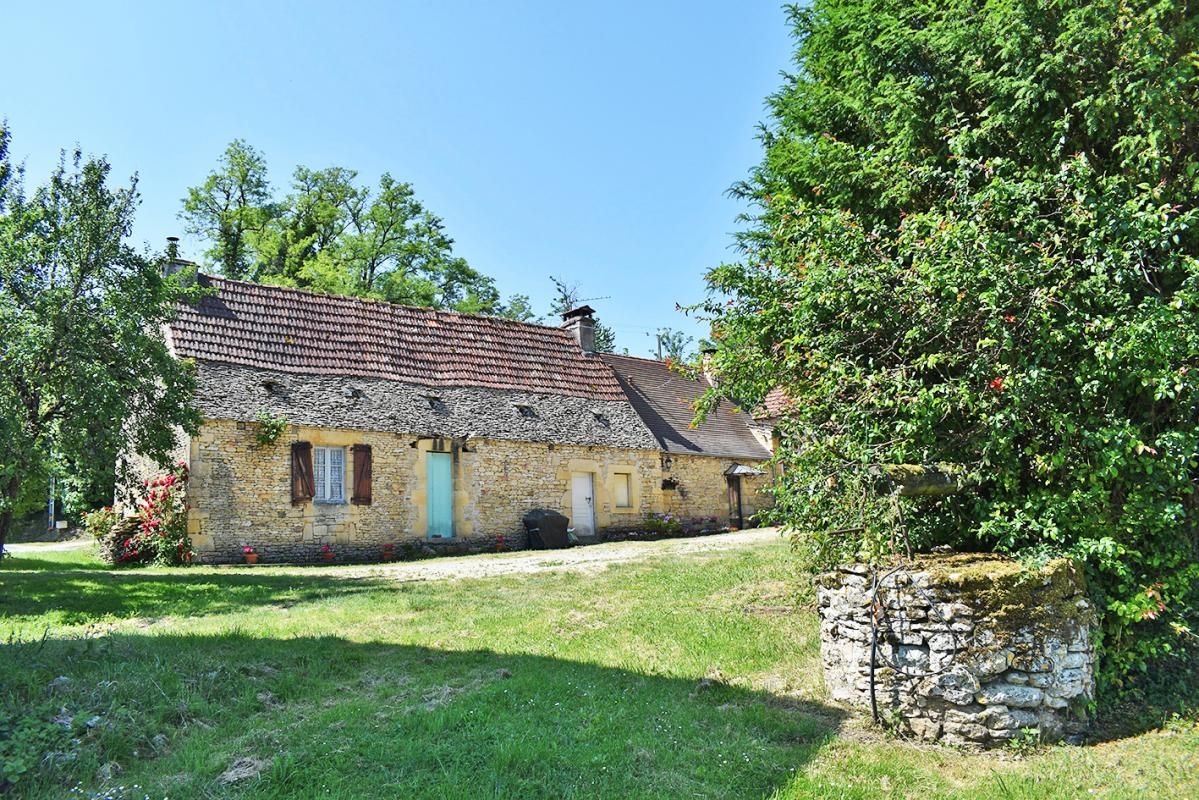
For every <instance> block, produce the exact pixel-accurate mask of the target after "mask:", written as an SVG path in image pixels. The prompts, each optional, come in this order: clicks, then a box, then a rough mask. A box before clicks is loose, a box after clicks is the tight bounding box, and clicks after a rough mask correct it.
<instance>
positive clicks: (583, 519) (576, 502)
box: [570, 472, 595, 536]
mask: <svg viewBox="0 0 1199 800" xmlns="http://www.w3.org/2000/svg"><path fill="white" fill-rule="evenodd" d="M594 489H595V486H594V482H593V481H592V476H591V473H590V472H576V473H574V474H572V475H571V476H570V516H571V520H570V521H571V523H572V524H573V525H574V529H575V536H594V535H595V491H594Z"/></svg>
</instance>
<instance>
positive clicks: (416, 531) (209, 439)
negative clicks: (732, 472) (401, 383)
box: [188, 420, 764, 563]
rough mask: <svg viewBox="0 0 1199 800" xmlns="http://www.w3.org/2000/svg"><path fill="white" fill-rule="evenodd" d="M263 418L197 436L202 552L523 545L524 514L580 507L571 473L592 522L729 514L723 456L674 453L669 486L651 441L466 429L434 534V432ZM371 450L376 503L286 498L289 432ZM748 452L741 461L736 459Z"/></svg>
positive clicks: (300, 554)
mask: <svg viewBox="0 0 1199 800" xmlns="http://www.w3.org/2000/svg"><path fill="white" fill-rule="evenodd" d="M257 429H258V426H257V423H254V422H247V421H236V420H212V421H208V422H205V423H204V425H203V426H202V427H201V429H200V431H199V434H198V435H197V436H195V437H194V438H193V439H192V441H191V443H190V445H191V447H190V449H191V453H190V459H189V462H190V467H191V470H192V479H191V483H190V485H189V487H188V502H189V504H190V505H191V511H190V514H189V520H188V526H189V530H190V533H191V535H192V543H193V548H194V549H195V551H196V553H197V556H198V558H199V559H200V560H202V561H207V562H220V561H226V562H227V561H239V560H241V548H242V547H243V546H245V545H252V546H253V547H255V549H256V550H257V551H258V552H259V554H260V559H261V560H262V561H263V562H267V563H269V562H279V561H306V560H317V559H319V558H320V557H321V555H320V554H321V550H322V548H323V547H324V546H325V545H329V546H330V547H332V548H333V550H334V551H335V552H336V554H337V558H338V560H365V561H371V560H378V559H379V557H380V556H381V552H382V547H383V545H384V544H394V545H397V548H398V549H399V551H400V553H401V555H404V554H408V553H412V552H425V553H428V552H433V551H437V550H451V551H455V552H461V551H467V552H470V551H480V550H495V549H501V548H503V549H518V548H522V547H525V546H526V544H527V541H526V535H525V531H524V525H523V523H522V521H521V518H522V517H523V516H524V515H525V514H526V513H527V512H528V511H530V510H532V509H534V508H550V509H554V510H557V511H560V512H562V513H563V514H565V515H567V516H568V517H573V509H572V508H571V491H570V486H571V476H572V474H573V473H580V472H581V473H589V474H591V475H592V481H593V486H594V504H595V522H596V527H597V529H599V530H600V531H601V532H602V531H604V530H606V529H611V530H629V529H634V528H636V527H637V526H638V524H639V523H640V521H641V520H642V519H643V518H644V516H645V514H647V513H649V512H654V511H656V512H662V511H668V510H673V511H676V512H677V513H680V514H684V515H686V516H715V517H717V518H718V519H720V520H721V521H722V522H727V520H728V496H727V490H726V486H727V484H726V481H725V479H724V475H723V470H724V469H726V468H727V467H728V466H729V465H730V464H732V463H733V462H732V461H731V460H728V459H719V458H707V457H698V456H687V457H681V458H676V459H674V472H675V473H676V474H679V475H680V476H681V477H682V478H683V479H682V481H681V483H680V485H681V486H682V487H684V488H685V489H686V491H685V497H684V498H683V502H682V503H681V504H680V503H679V501H678V497H679V495H680V494H682V493H680V492H677V491H669V490H667V491H664V490H663V489H662V488H661V484H662V480H663V478H664V477H666V476H667V475H668V474H670V473H665V472H664V471H663V467H662V461H661V454H660V453H659V452H658V451H657V450H653V449H631V448H615V447H602V446H597V445H578V444H557V443H546V442H521V441H510V440H498V439H497V440H493V439H475V438H469V439H467V440H466V442H465V448H462V447H459V448H456V451H455V455H454V465H453V484H454V537H453V538H452V539H450V540H430V539H428V538H427V537H426V532H427V510H426V509H427V506H426V500H427V495H426V487H425V460H426V458H427V453H428V452H429V451H430V449H431V448H432V447H433V442H432V440H431V439H429V438H427V437H418V436H416V435H413V434H398V433H385V432H379V431H363V430H347V429H330V428H316V427H302V426H296V425H291V426H288V428H287V430H286V432H285V433H284V435H283V436H281V437H280V439H279V441H277V442H276V443H274V444H272V445H266V446H264V445H260V444H259V443H258V441H257V438H256V433H257ZM296 441H306V442H311V443H312V444H313V445H314V446H318V447H319V446H335V447H347V448H348V447H351V446H353V445H355V444H367V445H370V446H371V451H372V459H373V463H372V502H371V504H370V505H353V504H350V503H344V504H336V505H330V504H322V503H314V502H305V503H302V504H299V505H292V503H291V461H290V452H291V451H290V445H291V443H292V442H296ZM741 463H745V462H741ZM351 472H352V459H351V458H349V454H348V453H347V459H346V473H347V474H346V476H345V477H346V487H347V491H346V496H347V497H348V496H349V494H350V492H349V487H350V486H352V475H351V474H350V473H351ZM622 473H624V474H628V475H629V476H630V484H631V488H632V492H631V498H630V499H631V502H630V504H629V505H628V506H627V507H618V506H617V504H616V488H615V487H616V482H617V481H618V480H621V479H620V478H619V477H618V476H620V475H621V474H622ZM743 480H745V481H746V488H745V489H743V497H744V501H743V502H744V506H745V508H746V512H745V513H746V515H747V516H748V514H749V513H751V512H750V510H749V509H750V508H754V509H756V508H758V507H760V504H761V498H760V496H759V494H758V493H757V491H756V487H755V488H752V489H751V488H750V484H752V483H760V482H761V481H763V480H764V479H761V478H755V479H743Z"/></svg>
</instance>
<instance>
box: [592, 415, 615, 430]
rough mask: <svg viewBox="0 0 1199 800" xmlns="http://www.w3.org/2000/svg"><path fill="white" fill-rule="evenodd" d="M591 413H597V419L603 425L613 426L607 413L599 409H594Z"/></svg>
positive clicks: (606, 426)
mask: <svg viewBox="0 0 1199 800" xmlns="http://www.w3.org/2000/svg"><path fill="white" fill-rule="evenodd" d="M591 413H592V414H594V415H595V421H596V422H597V423H599V424H600V425H602V426H603V427H605V428H609V427H611V426H612V423H611V422H609V421H608V418H607V417H606V416H605V415H603V414H601V413H600V412H598V411H592V412H591Z"/></svg>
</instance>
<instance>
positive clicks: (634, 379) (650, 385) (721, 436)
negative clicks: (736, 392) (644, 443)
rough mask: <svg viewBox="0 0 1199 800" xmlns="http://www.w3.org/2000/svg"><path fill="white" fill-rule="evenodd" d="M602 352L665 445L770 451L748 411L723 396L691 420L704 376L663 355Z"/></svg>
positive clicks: (728, 452)
mask: <svg viewBox="0 0 1199 800" xmlns="http://www.w3.org/2000/svg"><path fill="white" fill-rule="evenodd" d="M600 358H602V359H603V360H604V361H605V362H607V364H608V365H609V366H611V367H612V369H614V370H615V371H616V375H617V377H618V378H620V382H621V384H622V385H623V386H624V387H625V393H626V394H627V395H628V397H629V401H630V402H631V403H632V404H633V408H634V409H635V410H636V411H637V413H638V414H639V415H640V416H641V419H642V420H644V421H645V424H646V426H648V427H649V429H650V431H651V432H652V433H653V434H654V436H655V437H656V438H657V439H658V442H659V443H660V444H661V446H662V449H663V450H666V451H667V452H671V453H694V454H698V455H710V456H725V457H727V458H746V459H761V460H765V459H768V458H770V452H769V451H768V450H767V449H766V447H764V446H763V445H762V443H761V442H759V441H758V439H757V438H756V437H755V436H754V434H753V432H752V431H751V430H750V429H749V423H750V422H751V419H750V417H749V415H748V414H745V413H744V412H742V411H740V410H738V409H737V408H736V407H734V406H733V405H732V404H731V403H729V402H728V401H727V400H722V401H721V402H720V405H719V406H717V407H716V410H715V411H713V412H712V413H711V414H709V415H708V418H707V419H706V420H704V423H703V424H702V425H700V426H699V427H697V428H695V427H692V426H691V421H692V419H693V418H694V417H695V410H694V409H693V408H692V403H694V402H695V400H696V399H697V398H698V397H699V396H700V395H701V394H703V393H704V392H705V391H707V390H708V383H707V381H705V380H691V379H689V378H687V377H686V376H684V375H680V374H679V373H677V372H675V371H674V370H672V369H671V368H670V367H669V366H668V365H667V364H666V363H665V362H664V361H654V360H652V359H648V358H637V357H635V356H618V355H602V356H600Z"/></svg>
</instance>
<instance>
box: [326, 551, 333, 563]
mask: <svg viewBox="0 0 1199 800" xmlns="http://www.w3.org/2000/svg"><path fill="white" fill-rule="evenodd" d="M324 556H325V560H326V561H332V560H333V554H332V553H324Z"/></svg>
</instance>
